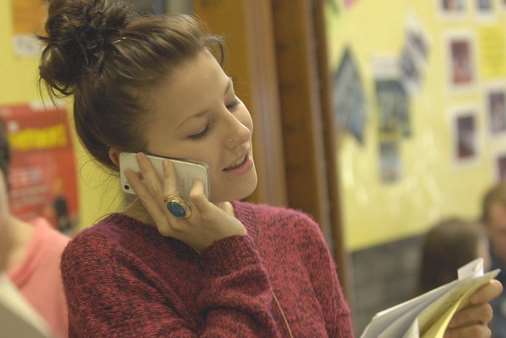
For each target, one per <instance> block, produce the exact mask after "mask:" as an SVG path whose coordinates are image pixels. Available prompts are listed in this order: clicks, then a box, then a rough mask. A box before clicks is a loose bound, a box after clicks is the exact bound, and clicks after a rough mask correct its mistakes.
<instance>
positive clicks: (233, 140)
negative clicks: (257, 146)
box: [225, 115, 251, 149]
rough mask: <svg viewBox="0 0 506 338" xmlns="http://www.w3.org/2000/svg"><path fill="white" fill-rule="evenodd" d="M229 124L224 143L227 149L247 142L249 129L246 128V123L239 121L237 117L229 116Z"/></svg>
mask: <svg viewBox="0 0 506 338" xmlns="http://www.w3.org/2000/svg"><path fill="white" fill-rule="evenodd" d="M229 119H230V122H229V123H230V125H229V130H230V132H229V133H228V136H227V139H226V142H225V143H226V145H227V148H229V149H235V148H237V147H239V146H241V145H243V144H245V143H247V142H249V141H250V139H251V130H250V128H248V126H247V125H246V124H244V123H243V122H241V121H240V120H239V119H238V118H237V117H235V116H233V115H232V116H230V117H229Z"/></svg>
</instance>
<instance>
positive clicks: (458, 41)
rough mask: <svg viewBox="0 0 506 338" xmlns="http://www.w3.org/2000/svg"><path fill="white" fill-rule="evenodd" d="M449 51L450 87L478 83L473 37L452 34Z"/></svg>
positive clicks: (449, 40) (456, 87)
mask: <svg viewBox="0 0 506 338" xmlns="http://www.w3.org/2000/svg"><path fill="white" fill-rule="evenodd" d="M447 51H448V63H449V65H448V71H449V82H450V87H451V88H454V89H458V88H463V87H464V88H465V87H471V86H473V85H474V84H475V82H476V65H475V56H474V44H473V39H472V38H471V35H466V34H459V35H455V34H452V35H451V36H450V38H449V39H448V46H447Z"/></svg>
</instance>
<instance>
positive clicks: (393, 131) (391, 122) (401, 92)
mask: <svg viewBox="0 0 506 338" xmlns="http://www.w3.org/2000/svg"><path fill="white" fill-rule="evenodd" d="M375 90H376V100H377V107H378V113H379V132H380V134H381V135H387V136H389V137H409V136H411V134H412V129H411V112H410V109H411V103H410V97H409V95H408V93H407V91H406V89H405V87H404V85H403V84H402V82H401V81H400V80H399V79H396V78H376V79H375Z"/></svg>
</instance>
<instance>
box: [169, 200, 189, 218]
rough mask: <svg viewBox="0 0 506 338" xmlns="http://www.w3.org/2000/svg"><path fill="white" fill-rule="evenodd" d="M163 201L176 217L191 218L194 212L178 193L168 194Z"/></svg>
mask: <svg viewBox="0 0 506 338" xmlns="http://www.w3.org/2000/svg"><path fill="white" fill-rule="evenodd" d="M163 202H164V203H165V206H166V207H167V210H169V212H170V213H171V214H172V216H174V217H176V218H189V217H190V216H191V214H192V211H191V208H190V205H189V204H188V203H187V202H186V201H185V200H184V199H182V198H181V197H180V196H178V195H168V196H166V197H165V198H164V199H163Z"/></svg>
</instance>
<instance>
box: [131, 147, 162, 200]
mask: <svg viewBox="0 0 506 338" xmlns="http://www.w3.org/2000/svg"><path fill="white" fill-rule="evenodd" d="M136 158H137V163H138V164H139V169H140V171H141V173H142V180H143V182H145V184H146V185H147V187H148V188H149V189H150V190H151V191H152V192H153V194H155V195H158V196H161V195H162V194H163V192H162V191H161V187H162V180H161V177H159V176H158V174H157V173H156V171H155V168H153V164H152V163H151V161H150V160H149V159H148V158H147V156H146V155H144V154H143V153H137V155H136Z"/></svg>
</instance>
